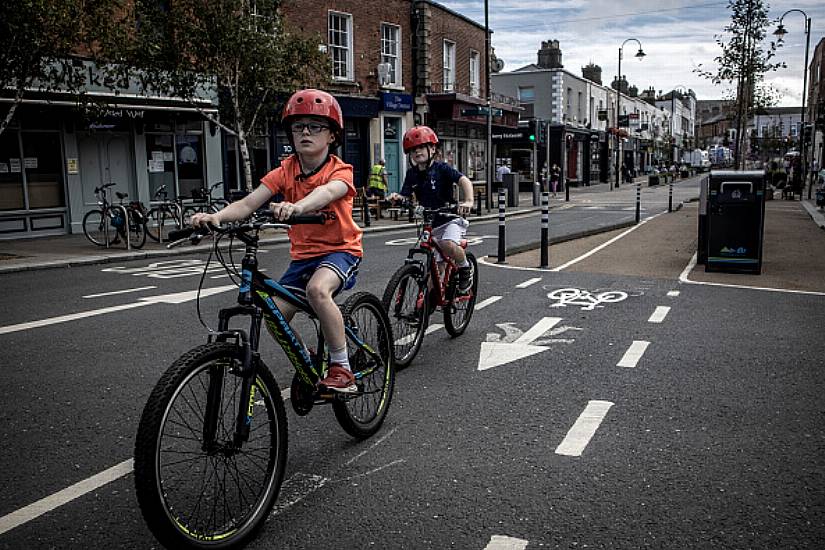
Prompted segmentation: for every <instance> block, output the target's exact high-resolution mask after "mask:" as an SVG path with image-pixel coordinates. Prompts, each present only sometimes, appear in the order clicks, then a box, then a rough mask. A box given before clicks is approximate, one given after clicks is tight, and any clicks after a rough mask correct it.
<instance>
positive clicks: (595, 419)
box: [556, 401, 613, 456]
mask: <svg viewBox="0 0 825 550" xmlns="http://www.w3.org/2000/svg"><path fill="white" fill-rule="evenodd" d="M612 406H613V403H611V402H610V401H588V402H587V406H586V407H585V408H584V411H582V413H581V414H580V415H579V418H578V419H576V422H575V424H573V427H572V428H570V431H569V432H567V435H566V436H564V439H563V440H562V442H561V443H560V444H559V446H558V447H556V454H557V455H566V456H581V455H582V452H583V451H584V448H585V447H587V444H588V443H589V442H590V439H591V438H592V437H593V435H594V434H595V433H596V430H597V429H598V427H599V424H601V423H602V420H604V417H605V416H606V415H607V411H609V410H610V407H612Z"/></svg>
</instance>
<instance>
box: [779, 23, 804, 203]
mask: <svg viewBox="0 0 825 550" xmlns="http://www.w3.org/2000/svg"><path fill="white" fill-rule="evenodd" d="M794 11H795V12H799V13H801V14H802V16H803V17H805V65H804V66H803V67H802V116H801V117H800V122H801V124H800V126H801V134H800V136H799V148H800V153H801V158H802V185H803V186H804V185H805V184H806V183H807V180H808V155H807V149H806V144H805V100H806V99H807V97H806V96H807V95H808V51H809V50H810V47H811V18H810V17H808V14H807V13H805V12H804V11H802V10H798V9H792V10H788V11H786V12H785V13H783V14H782V17H780V18H779V26H778V27H777V28H776V30H775V31H773V34H774V35H776V36H778V37H779V43H780V44H781V43H782V39H783V38H784V37H785V35H786V34H788V31H786V30H785V27H784V26H783V25H782V20H783V19H785V16H786V15H788V14H789V13H791V12H794ZM811 187H813V185H810V186H809V187H808V200H811ZM801 194H802V191H801V190H800V195H801Z"/></svg>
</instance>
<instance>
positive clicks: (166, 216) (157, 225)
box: [146, 206, 181, 242]
mask: <svg viewBox="0 0 825 550" xmlns="http://www.w3.org/2000/svg"><path fill="white" fill-rule="evenodd" d="M146 219H147V221H146V234H147V235H149V238H150V239H152V240H153V241H155V242H165V241H167V240H169V232H170V231H174V230H176V229H180V228H181V225H180V222H179V220H178V216H177V215H176V214H175V213H174V212H172V211H171V210H170V209H169V207H168V206H155V207H153V208H152V209H150V210H149V213H148V214H147V215H146Z"/></svg>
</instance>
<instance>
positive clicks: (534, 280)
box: [516, 277, 541, 288]
mask: <svg viewBox="0 0 825 550" xmlns="http://www.w3.org/2000/svg"><path fill="white" fill-rule="evenodd" d="M539 281H541V277H533V278H532V279H527V280H526V281H524V282H523V283H519V284H517V285H516V288H527V287H528V286H530V285H534V284H536V283H537V282H539Z"/></svg>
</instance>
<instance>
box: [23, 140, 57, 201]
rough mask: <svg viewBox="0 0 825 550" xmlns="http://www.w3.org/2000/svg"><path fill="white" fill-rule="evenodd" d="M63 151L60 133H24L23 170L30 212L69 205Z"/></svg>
mask: <svg viewBox="0 0 825 550" xmlns="http://www.w3.org/2000/svg"><path fill="white" fill-rule="evenodd" d="M60 151H61V148H60V134H58V133H57V132H23V152H24V154H23V168H24V169H25V170H26V188H27V190H28V195H29V208H30V209H35V208H59V207H62V206H66V199H65V195H64V193H63V161H62V156H61V152H60Z"/></svg>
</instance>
